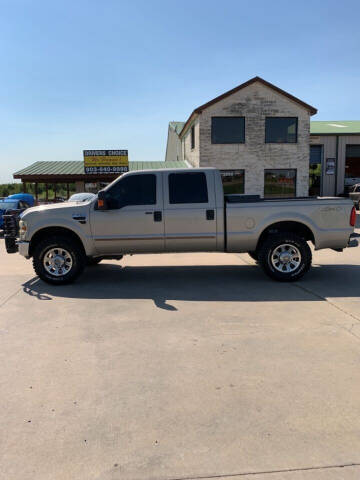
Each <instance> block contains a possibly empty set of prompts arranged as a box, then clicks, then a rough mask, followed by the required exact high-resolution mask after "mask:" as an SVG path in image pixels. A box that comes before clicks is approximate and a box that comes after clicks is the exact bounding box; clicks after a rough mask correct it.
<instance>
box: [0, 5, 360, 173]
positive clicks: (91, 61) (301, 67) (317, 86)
mask: <svg viewBox="0 0 360 480" xmlns="http://www.w3.org/2000/svg"><path fill="white" fill-rule="evenodd" d="M0 7H1V15H0V40H1V41H0V61H1V72H2V75H0V96H1V99H0V131H1V137H0V138H1V148H0V182H6V181H11V180H12V176H11V174H12V173H13V172H14V171H15V170H17V169H20V168H22V167H24V166H27V165H29V164H30V163H32V162H34V161H36V160H81V159H82V150H83V149H93V148H94V149H96V148H99V149H102V148H115V149H117V148H127V149H128V150H129V157H130V160H142V161H144V160H164V156H165V146H166V135H167V124H168V122H169V121H170V120H185V119H186V118H187V117H188V115H189V114H190V113H191V111H192V110H193V109H194V108H195V107H197V106H199V105H201V104H202V103H205V102H206V101H208V100H210V99H212V98H214V97H215V96H217V95H219V94H221V93H223V92H225V91H226V90H229V89H230V88H233V87H234V86H236V85H238V84H240V83H243V82H244V81H246V80H248V79H249V78H251V77H253V76H255V75H259V76H261V77H263V78H265V79H266V80H268V81H270V82H272V83H274V84H276V85H278V86H279V87H280V88H283V89H284V90H286V91H288V92H289V93H292V94H294V95H295V96H297V97H299V98H300V99H302V100H304V101H305V102H307V103H310V104H311V105H313V106H315V107H317V108H318V110H319V113H318V115H317V116H316V117H313V119H314V120H315V119H316V120H359V119H360V61H359V60H360V58H359V57H360V29H359V14H360V5H359V2H358V1H347V0H345V1H342V2H338V1H332V0H330V1H321V2H315V1H311V2H310V1H304V0H303V1H298V2H289V1H288V0H287V1H273V2H269V1H259V0H258V1H257V2H250V1H249V2H248V1H241V0H237V1H233V0H221V1H219V0H216V1H214V0H206V1H205V0H193V1H188V0H182V1H181V2H172V1H169V0H167V1H158V0H152V1H142V0H131V1H114V0H96V1H95V0H88V1H84V0H76V1H73V0H72V1H68V0H63V1H62V2H50V1H43V0H41V1H40V0H31V1H28V0H26V1H19V0H0Z"/></svg>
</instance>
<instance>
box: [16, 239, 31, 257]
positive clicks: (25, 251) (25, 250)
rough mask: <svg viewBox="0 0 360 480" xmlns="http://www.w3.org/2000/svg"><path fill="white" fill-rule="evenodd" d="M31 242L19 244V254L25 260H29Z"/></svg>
mask: <svg viewBox="0 0 360 480" xmlns="http://www.w3.org/2000/svg"><path fill="white" fill-rule="evenodd" d="M29 245H30V244H29V242H22V241H19V242H17V246H18V247H19V253H20V255H22V256H23V257H25V258H29Z"/></svg>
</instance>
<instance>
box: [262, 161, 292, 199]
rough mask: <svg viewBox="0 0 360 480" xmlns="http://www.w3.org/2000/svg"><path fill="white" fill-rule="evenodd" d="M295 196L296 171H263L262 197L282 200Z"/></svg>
mask: <svg viewBox="0 0 360 480" xmlns="http://www.w3.org/2000/svg"><path fill="white" fill-rule="evenodd" d="M295 196H296V170H295V169H289V170H287V169H285V168H284V169H280V170H265V181H264V197H265V198H282V197H295Z"/></svg>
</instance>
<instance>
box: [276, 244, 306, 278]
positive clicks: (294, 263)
mask: <svg viewBox="0 0 360 480" xmlns="http://www.w3.org/2000/svg"><path fill="white" fill-rule="evenodd" d="M271 263H272V266H273V267H274V268H275V269H276V270H277V271H278V272H281V273H291V272H294V271H295V270H296V269H297V268H299V266H300V264H301V253H300V250H299V249H298V248H297V247H295V246H294V245H291V244H289V243H284V244H282V245H279V246H278V247H276V248H275V249H274V250H273V252H272V254H271Z"/></svg>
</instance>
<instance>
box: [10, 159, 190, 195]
mask: <svg viewBox="0 0 360 480" xmlns="http://www.w3.org/2000/svg"><path fill="white" fill-rule="evenodd" d="M186 167H187V165H186V163H184V162H182V161H179V162H167V163H165V162H129V170H130V171H132V170H144V169H156V168H186ZM118 176H119V175H118V174H116V173H112V174H86V173H85V171H84V162H83V161H81V160H79V161H60V162H56V161H48V162H46V161H45V162H35V163H33V164H32V165H29V166H28V167H25V168H23V169H22V170H19V171H18V172H15V173H14V174H13V177H14V178H15V179H19V180H21V181H22V183H23V186H24V187H23V191H24V192H26V191H27V184H29V183H30V184H34V189H33V191H34V193H35V196H36V200H38V184H39V183H40V184H44V185H45V191H46V197H45V200H46V201H49V200H54V199H55V198H56V186H57V185H58V184H65V185H66V187H67V188H66V190H67V197H68V198H69V194H70V191H76V192H85V191H98V190H99V189H100V188H101V187H102V186H103V185H105V184H107V183H109V182H112V181H113V180H115V178H117V177H118ZM49 186H51V187H52V191H53V194H54V198H49V195H48V190H49Z"/></svg>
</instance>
